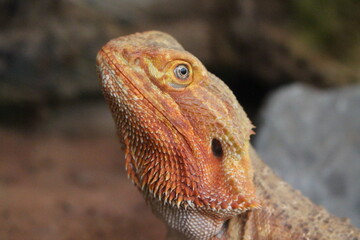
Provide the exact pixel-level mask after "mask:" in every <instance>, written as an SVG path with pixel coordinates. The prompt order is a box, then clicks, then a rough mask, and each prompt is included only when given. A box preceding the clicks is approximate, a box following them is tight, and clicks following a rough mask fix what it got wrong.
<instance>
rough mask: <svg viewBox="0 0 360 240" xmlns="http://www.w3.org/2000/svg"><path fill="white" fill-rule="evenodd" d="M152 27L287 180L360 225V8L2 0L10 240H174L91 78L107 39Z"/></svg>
mask: <svg viewBox="0 0 360 240" xmlns="http://www.w3.org/2000/svg"><path fill="white" fill-rule="evenodd" d="M153 29H156V30H161V31H165V32H168V33H170V34H171V35H173V36H174V37H175V38H176V39H178V41H179V42H180V43H181V44H182V45H183V46H184V47H185V49H187V50H188V51H190V52H192V53H193V54H194V55H196V56H197V57H199V58H200V59H201V60H202V61H203V63H204V64H205V65H206V66H207V67H208V69H209V70H210V71H212V72H213V73H215V74H216V75H218V76H219V77H220V78H222V79H223V80H224V81H225V82H226V83H227V84H228V85H229V86H230V87H231V89H232V90H233V91H234V93H235V94H236V95H237V97H238V99H239V101H240V103H241V104H242V105H243V106H244V108H245V110H246V111H247V112H248V114H249V116H250V118H251V119H252V120H253V122H254V123H255V125H257V129H256V131H257V136H255V137H254V139H253V140H254V144H255V146H256V148H257V150H258V151H259V153H260V155H261V156H262V158H263V159H264V160H265V161H266V162H267V163H268V164H269V165H270V166H271V167H272V168H273V169H274V170H275V171H277V173H278V174H279V175H280V176H282V177H283V178H284V179H286V180H287V181H288V182H290V183H291V184H292V185H293V186H294V187H296V188H298V189H300V190H301V191H302V192H303V193H304V194H305V195H307V196H309V197H310V198H311V199H312V200H313V201H315V202H316V203H317V204H320V205H323V206H325V207H326V208H328V209H329V210H330V211H331V212H333V213H334V214H336V215H338V216H340V217H349V218H351V221H352V222H353V223H354V224H355V225H357V226H360V200H359V199H360V185H359V184H358V183H359V181H360V178H359V176H358V173H359V172H360V150H359V149H360V107H359V106H360V86H359V84H360V68H359V66H360V30H359V29H360V4H359V2H358V1H356V0H331V1H330V0H326V1H325V0H321V1H320V0H319V1H311V0H301V1H300V0H287V1H279V0H266V1H265V0H228V1H223V0H206V1H205V0H199V1H192V0H184V1H177V2H172V3H169V1H165V0H137V1H134V0H117V1H116V0H102V1H100V0H58V1H51V0H27V1H20V0H3V1H1V2H0V239H19V240H20V239H119V238H120V239H162V238H164V236H165V228H164V226H163V225H162V223H161V222H160V221H159V220H157V219H156V218H155V217H154V216H153V215H152V214H151V211H150V210H149V209H148V207H147V206H146V204H145V202H144V201H143V199H142V197H141V195H140V193H138V192H137V190H136V189H135V187H133V186H132V184H131V182H130V181H129V180H127V178H126V174H125V172H124V169H123V168H124V162H123V154H122V152H121V151H120V149H119V144H118V142H117V139H116V136H115V132H114V126H113V123H112V119H111V116H110V113H109V111H108V109H107V106H106V105H105V102H104V101H103V99H102V96H101V92H100V88H99V85H98V81H97V74H96V69H95V56H96V52H97V51H98V50H99V49H100V47H101V46H102V45H103V44H105V43H106V42H107V41H108V40H110V39H111V38H114V37H117V36H120V35H125V34H130V33H133V32H138V31H145V30H153Z"/></svg>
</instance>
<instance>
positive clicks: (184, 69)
mask: <svg viewBox="0 0 360 240" xmlns="http://www.w3.org/2000/svg"><path fill="white" fill-rule="evenodd" d="M174 74H175V76H176V77H177V78H178V79H180V80H185V79H187V78H188V77H189V75H190V71H189V68H188V66H186V65H185V64H180V65H177V66H176V68H175V69H174Z"/></svg>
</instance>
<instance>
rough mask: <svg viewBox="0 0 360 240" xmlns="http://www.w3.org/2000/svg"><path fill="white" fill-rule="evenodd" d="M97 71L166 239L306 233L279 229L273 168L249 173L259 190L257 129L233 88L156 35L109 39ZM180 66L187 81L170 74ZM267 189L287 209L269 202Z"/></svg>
mask: <svg viewBox="0 0 360 240" xmlns="http://www.w3.org/2000/svg"><path fill="white" fill-rule="evenodd" d="M97 65H98V71H99V75H100V79H101V85H102V88H103V92H104V96H105V98H106V100H107V101H108V104H109V106H110V109H111V112H112V115H113V118H114V121H115V123H116V126H117V131H118V135H119V137H120V141H121V143H122V145H123V147H124V149H125V155H126V169H127V173H128V175H129V177H130V178H131V180H132V181H133V182H134V184H135V185H136V186H137V187H138V188H139V189H140V190H141V191H142V192H143V194H144V196H145V198H146V200H147V201H148V202H149V204H150V206H151V207H152V209H153V211H154V212H155V213H156V214H157V215H158V216H159V217H160V218H162V219H163V220H164V221H165V223H166V224H167V225H168V227H169V230H170V231H169V238H174V239H175V238H177V239H184V238H186V239H199V240H200V239H201V240H202V239H228V238H231V239H300V238H301V239H306V238H305V236H310V235H309V234H307V233H304V232H305V230H303V229H301V226H304V224H302V222H301V221H297V222H295V223H293V222H291V220H289V221H288V225H286V224H283V220H287V219H288V218H290V217H289V214H288V212H287V209H292V206H290V205H289V206H287V205H286V204H287V201H284V200H287V197H286V194H287V193H286V194H284V193H282V192H281V190H282V189H284V188H283V186H284V183H282V182H281V181H279V180H276V181H278V182H276V181H275V182H276V184H278V183H280V185H279V186H281V187H280V189H278V188H275V187H274V186H277V185H276V184H275V185H272V186H270V187H268V188H266V187H264V186H265V185H266V184H267V182H271V181H272V175H271V171H267V172H266V171H263V172H262V173H264V172H266V174H265V175H262V173H259V175H257V176H255V181H256V185H257V188H255V185H254V174H253V168H252V164H251V159H252V158H255V159H256V157H254V153H253V150H252V149H251V146H250V144H249V138H250V135H251V134H252V133H253V131H252V130H251V129H252V128H253V126H252V125H251V123H250V121H249V119H248V118H247V116H246V114H245V112H244V111H243V109H242V107H241V106H240V105H239V103H238V102H237V100H236V98H235V96H234V95H233V93H232V92H231V90H230V89H229V88H228V87H227V86H226V85H225V84H224V83H223V82H222V81H221V80H220V79H218V78H217V77H215V76H214V75H213V74H211V73H209V72H208V71H207V70H206V68H205V67H204V66H203V65H202V64H201V62H200V61H199V60H198V59H197V58H196V57H194V56H193V55H191V54H190V53H188V52H187V51H185V50H184V49H183V48H182V47H181V45H180V44H179V43H178V42H177V41H176V40H175V39H174V38H172V37H171V36H169V35H167V34H165V33H161V32H155V31H152V32H145V33H136V34H133V35H129V36H125V37H120V38H117V39H114V40H112V41H110V42H109V43H107V44H106V45H105V46H104V47H103V48H102V49H101V50H100V51H99V53H98V56H97ZM180 65H185V66H187V68H188V71H189V73H190V74H189V76H188V77H186V78H185V79H181V78H179V76H178V75H177V74H176V73H175V72H174V70H176V69H177V67H178V66H180ZM258 169H261V167H258ZM267 178H268V179H267ZM264 179H265V181H264ZM273 189H277V190H274V192H275V193H279V195H278V196H280V198H279V199H278V200H277V201H278V202H281V201H284V202H285V203H284V204H283V209H279V210H278V209H277V207H273V206H275V205H276V203H274V202H271V201H269V200H268V199H271V198H270V196H272V190H273ZM287 191H289V192H288V193H289V194H290V195H289V196H291V197H294V198H295V197H296V198H297V199H301V200H302V201H303V202H305V203H307V202H306V200H303V199H302V198H301V197H302V196H301V197H300V196H297V195H296V194H295V193H290V190H287ZM257 196H258V197H257ZM259 196H260V198H261V204H260V201H259ZM290 201H292V200H291V199H290ZM290 201H289V202H290ZM264 204H265V206H266V207H263V208H262V209H261V210H256V209H258V208H260V205H264ZM301 204H302V203H299V205H298V206H297V207H301ZM297 207H294V209H295V210H294V211H297V210H298V208H297ZM236 215H238V217H237V218H233V220H232V222H230V228H232V229H233V228H234V221H235V222H236V221H237V222H236V223H237V224H235V226H237V227H236V229H237V230H236V231H231V233H230V234H229V233H227V231H226V225H227V224H224V223H225V222H226V220H228V219H230V218H232V217H233V216H236ZM326 216H327V215H326ZM292 217H293V219H297V218H296V216H292ZM234 219H235V220H234ZM305 221H306V220H305ZM290 223H291V225H290V226H291V227H290V228H289V224H290ZM238 225H239V226H238ZM293 226H298V228H296V227H293ZM314 229H315V230H314V231H316V228H314ZM307 232H309V230H307ZM234 234H235V235H234ZM234 236H235V237H234ZM314 236H315V235H314ZM324 239H326V238H324Z"/></svg>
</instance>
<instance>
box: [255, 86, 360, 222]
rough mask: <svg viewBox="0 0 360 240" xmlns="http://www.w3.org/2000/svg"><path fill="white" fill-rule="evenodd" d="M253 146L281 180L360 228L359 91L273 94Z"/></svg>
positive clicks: (291, 88) (296, 88) (291, 90)
mask: <svg viewBox="0 0 360 240" xmlns="http://www.w3.org/2000/svg"><path fill="white" fill-rule="evenodd" d="M262 121H263V124H262V125H261V127H260V128H259V129H258V133H257V138H256V139H255V146H256V149H257V150H258V152H259V154H260V156H261V157H262V158H263V160H264V161H265V162H266V163H268V164H269V165H270V166H271V167H272V168H273V169H274V170H275V171H276V172H277V173H278V175H280V176H281V177H282V178H283V179H285V180H286V181H287V182H288V183H290V184H291V185H292V186H294V187H295V188H297V189H300V190H301V191H302V192H303V193H304V194H305V195H306V196H308V197H309V198H310V199H311V200H312V201H314V202H315V203H317V204H319V205H323V206H324V207H325V208H327V209H328V210H329V211H330V212H332V213H333V214H335V215H337V216H339V217H347V218H350V219H351V220H352V223H353V224H355V225H357V226H360V85H357V86H351V87H347V88H340V89H332V90H319V89H313V88H309V87H306V86H304V85H299V84H294V85H291V86H288V87H285V88H283V89H280V90H279V91H277V92H275V93H274V94H273V95H272V96H271V97H270V99H269V101H268V103H267V106H266V107H265V109H264V112H263V118H262Z"/></svg>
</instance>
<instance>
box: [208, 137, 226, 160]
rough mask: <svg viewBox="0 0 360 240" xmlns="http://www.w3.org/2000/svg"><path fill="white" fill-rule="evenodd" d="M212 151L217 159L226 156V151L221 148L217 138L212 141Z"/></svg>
mask: <svg viewBox="0 0 360 240" xmlns="http://www.w3.org/2000/svg"><path fill="white" fill-rule="evenodd" d="M211 151H212V153H213V154H214V156H215V157H217V158H221V157H222V156H223V155H224V151H223V149H222V146H221V142H220V141H219V139H217V138H213V139H212V140H211Z"/></svg>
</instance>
